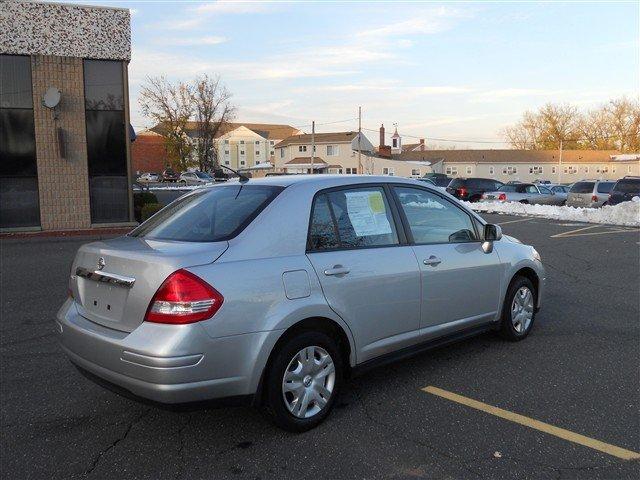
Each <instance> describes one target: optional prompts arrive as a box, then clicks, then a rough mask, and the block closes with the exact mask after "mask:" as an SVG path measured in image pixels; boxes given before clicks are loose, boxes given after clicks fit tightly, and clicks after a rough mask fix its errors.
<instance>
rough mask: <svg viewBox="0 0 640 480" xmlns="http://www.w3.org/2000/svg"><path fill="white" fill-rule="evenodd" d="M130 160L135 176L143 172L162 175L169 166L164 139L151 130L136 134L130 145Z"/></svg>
mask: <svg viewBox="0 0 640 480" xmlns="http://www.w3.org/2000/svg"><path fill="white" fill-rule="evenodd" d="M131 159H132V164H133V173H134V174H135V175H136V176H137V175H140V174H142V173H145V172H154V173H162V171H163V170H164V169H165V168H167V167H168V166H169V158H168V156H167V149H166V147H165V145H164V137H163V136H162V135H160V134H159V133H156V132H154V131H153V130H143V131H141V132H138V134H137V135H136V141H135V142H133V144H132V145H131Z"/></svg>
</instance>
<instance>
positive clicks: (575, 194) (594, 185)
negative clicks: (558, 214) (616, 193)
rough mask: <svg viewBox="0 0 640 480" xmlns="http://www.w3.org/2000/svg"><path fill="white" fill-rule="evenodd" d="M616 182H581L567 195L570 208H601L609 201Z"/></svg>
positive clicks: (575, 184)
mask: <svg viewBox="0 0 640 480" xmlns="http://www.w3.org/2000/svg"><path fill="white" fill-rule="evenodd" d="M615 184H616V181H615V180H581V181H579V182H576V183H574V184H573V185H572V186H571V189H570V190H569V193H568V194H567V203H566V205H567V206H568V207H590V208H597V207H601V206H602V205H603V204H604V203H605V202H606V201H607V200H608V199H609V192H610V191H611V189H612V188H613V186H614V185H615Z"/></svg>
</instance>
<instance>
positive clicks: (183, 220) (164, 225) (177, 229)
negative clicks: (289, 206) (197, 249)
mask: <svg viewBox="0 0 640 480" xmlns="http://www.w3.org/2000/svg"><path fill="white" fill-rule="evenodd" d="M281 191H282V187H270V186H264V185H234V186H226V185H225V186H221V187H213V188H209V189H203V190H197V191H196V192H194V193H192V194H190V195H186V196H184V197H181V198H179V199H178V200H176V201H175V202H173V203H171V204H169V205H168V206H167V207H166V208H164V209H162V210H161V211H160V212H158V213H157V214H156V215H154V216H153V217H151V218H150V219H149V220H147V221H146V222H144V223H143V224H142V225H140V226H139V227H138V228H136V229H135V230H134V231H133V232H131V233H130V236H132V237H142V238H150V239H154V238H155V239H161V240H174V241H182V242H218V241H223V240H229V239H230V238H233V237H235V236H236V235H238V234H239V233H240V232H241V231H242V230H243V229H244V228H245V227H246V226H247V225H248V224H249V223H250V222H251V221H252V220H253V219H254V218H255V217H256V216H257V215H258V214H259V213H260V212H261V211H262V210H263V209H264V208H265V207H266V206H267V205H268V204H269V202H271V201H272V200H273V199H274V198H275V197H276V196H277V195H278V193H280V192H281Z"/></svg>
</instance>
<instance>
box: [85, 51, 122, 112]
mask: <svg viewBox="0 0 640 480" xmlns="http://www.w3.org/2000/svg"><path fill="white" fill-rule="evenodd" d="M122 75H123V73H122V62H114V61H111V60H86V61H85V62H84V95H85V101H86V109H87V110H123V109H124V89H123V88H122V86H123V83H122V78H123V77H122Z"/></svg>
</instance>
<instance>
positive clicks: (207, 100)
mask: <svg viewBox="0 0 640 480" xmlns="http://www.w3.org/2000/svg"><path fill="white" fill-rule="evenodd" d="M192 90H193V96H192V99H193V108H194V111H195V119H196V139H195V143H196V155H197V158H198V165H199V167H200V170H202V171H204V170H214V169H218V168H219V161H218V149H217V145H216V140H215V139H216V137H217V134H218V132H219V131H220V129H221V128H222V127H223V126H224V124H225V123H227V122H230V121H231V120H232V119H233V118H234V116H235V107H234V106H233V105H231V102H230V100H231V93H230V92H229V90H227V88H226V87H225V86H224V85H223V84H222V83H221V81H220V77H218V76H216V77H213V78H212V77H209V76H208V75H203V76H202V77H199V78H197V79H196V80H195V82H194V84H193V88H192Z"/></svg>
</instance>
